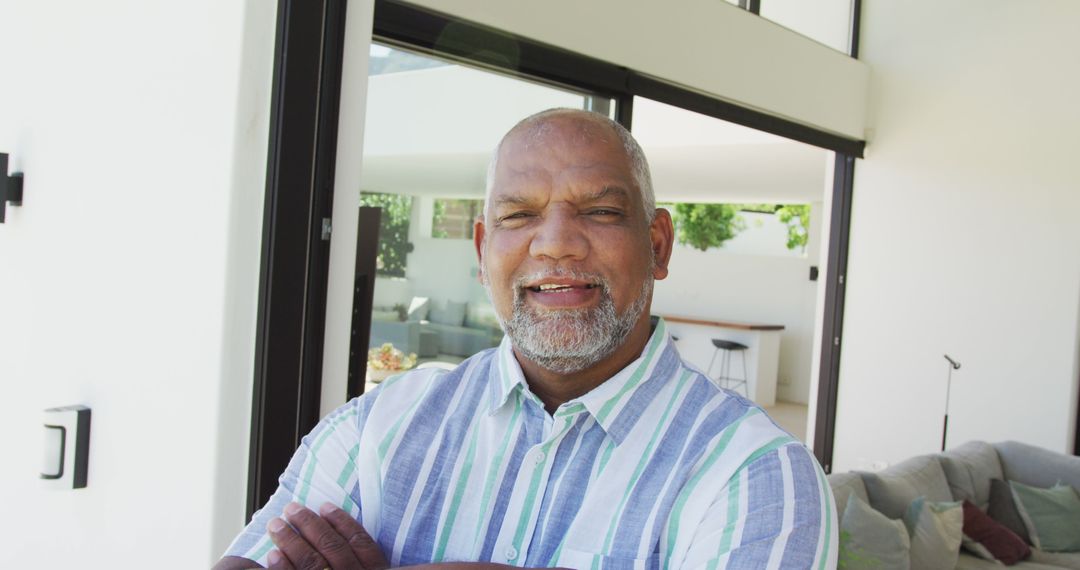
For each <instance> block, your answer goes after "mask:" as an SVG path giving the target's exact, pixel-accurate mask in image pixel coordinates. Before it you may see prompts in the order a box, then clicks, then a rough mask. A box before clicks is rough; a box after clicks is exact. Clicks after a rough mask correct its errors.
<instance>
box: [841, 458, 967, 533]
mask: <svg viewBox="0 0 1080 570" xmlns="http://www.w3.org/2000/svg"><path fill="white" fill-rule="evenodd" d="M862 478H863V484H865V485H866V494H867V495H868V496H869V497H870V505H871V506H873V507H874V508H875V509H877V510H879V511H881V512H882V513H883V514H884V515H885V516H887V517H889V518H891V519H898V518H901V517H903V516H904V513H905V512H907V509H908V506H910V505H911V502H912V501H914V500H915V499H917V498H919V497H926V499H927V500H929V501H933V502H938V503H940V502H948V501H952V500H953V499H952V493H951V492H950V491H949V482H948V480H946V479H945V472H944V471H942V470H941V463H940V462H939V461H938V458H937V457H936V456H933V455H921V456H919V457H912V458H911V459H908V460H906V461H903V462H900V463H897V464H896V465H893V466H892V467H890V468H888V469H886V470H885V471H881V472H879V473H863V474H862Z"/></svg>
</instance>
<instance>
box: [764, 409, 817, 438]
mask: <svg viewBox="0 0 1080 570" xmlns="http://www.w3.org/2000/svg"><path fill="white" fill-rule="evenodd" d="M765 411H766V412H768V414H769V416H770V417H771V418H772V419H773V420H775V421H776V423H777V424H779V425H780V427H782V428H784V429H785V430H787V431H788V433H790V434H791V435H793V436H795V437H797V438H799V440H800V441H803V442H805V441H806V414H807V407H806V405H804V404H793V403H791V402H781V401H779V400H778V401H777V402H776V405H775V406H771V407H768V408H765Z"/></svg>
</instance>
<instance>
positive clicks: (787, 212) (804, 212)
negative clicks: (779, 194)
mask: <svg viewBox="0 0 1080 570" xmlns="http://www.w3.org/2000/svg"><path fill="white" fill-rule="evenodd" d="M776 215H777V216H779V217H780V221H781V222H783V223H785V224H787V248H788V249H791V250H794V249H795V248H799V251H801V252H805V251H806V241H807V239H809V237H810V205H809V204H787V205H784V206H782V207H781V208H780V209H778V210H777V211H776Z"/></svg>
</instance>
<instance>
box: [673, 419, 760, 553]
mask: <svg viewBox="0 0 1080 570" xmlns="http://www.w3.org/2000/svg"><path fill="white" fill-rule="evenodd" d="M760 413H761V409H760V408H750V409H749V410H747V411H746V413H745V414H743V415H742V416H740V417H739V419H737V420H735V421H734V422H732V424H731V425H729V426H728V427H727V428H725V429H724V431H723V433H722V434H721V435H720V440H719V441H717V442H716V449H714V450H713V452H712V454H711V455H709V458H708V459H706V460H705V464H704V465H702V466H701V469H699V470H698V472H697V473H696V474H694V476H693V477H691V478H690V480H689V481H687V482H686V485H684V486H683V489H682V491H681V492H680V493H679V498H678V499H676V500H675V505H674V507H673V508H672V509H671V520H672V524H671V526H669V527H668V536H667V541H668V554H667V557H666V558H665V561H664V566H665V567H670V566H671V555H672V553H673V552H674V550H673V548H674V546H675V538H676V537H677V536H678V535H679V521H680V520H681V519H682V510H683V508H684V507H685V506H686V501H687V500H689V499H690V495H692V494H693V490H694V487H696V486H697V484H698V483H699V482H700V481H701V479H702V478H703V477H704V476H705V473H706V472H708V470H709V468H710V467H712V466H713V464H714V463H716V461H717V460H718V459H720V456H721V455H723V454H724V451H725V449H726V448H727V444H728V443H730V442H731V439H732V438H733V437H735V432H736V431H738V429H739V426H741V425H742V423H743V422H744V421H746V420H747V419H748V418H751V417H753V416H756V415H757V414H760ZM736 473H738V471H736Z"/></svg>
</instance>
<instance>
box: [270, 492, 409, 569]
mask: <svg viewBox="0 0 1080 570" xmlns="http://www.w3.org/2000/svg"><path fill="white" fill-rule="evenodd" d="M319 514H321V515H322V516H319V515H316V514H315V513H313V512H311V511H310V510H308V509H306V508H304V507H303V506H302V505H300V504H298V503H289V504H288V505H287V506H286V507H285V520H287V521H288V524H286V523H285V521H283V520H281V519H280V518H275V519H272V520H271V521H270V522H269V523H268V524H267V525H266V528H267V531H268V532H269V533H270V539H271V540H273V541H274V545H275V546H277V550H272V551H270V554H269V555H267V560H268V561H269V564H270V568H277V569H282V570H324V569H326V568H333V569H334V570H383V569H384V568H389V567H390V564H389V563H388V562H387V561H386V557H385V556H383V553H382V550H381V549H380V548H379V545H378V543H376V542H375V540H374V539H372V538H371V535H369V534H368V533H367V531H366V530H364V527H363V526H361V525H360V523H358V522H356V520H354V519H353V518H352V517H351V516H349V514H348V513H346V512H345V511H343V510H341V509H339V508H337V507H335V506H334V505H331V504H330V503H326V504H324V505H323V506H322V507H321V508H320V509H319ZM289 525H292V527H290V526H289ZM293 528H295V530H293Z"/></svg>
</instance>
